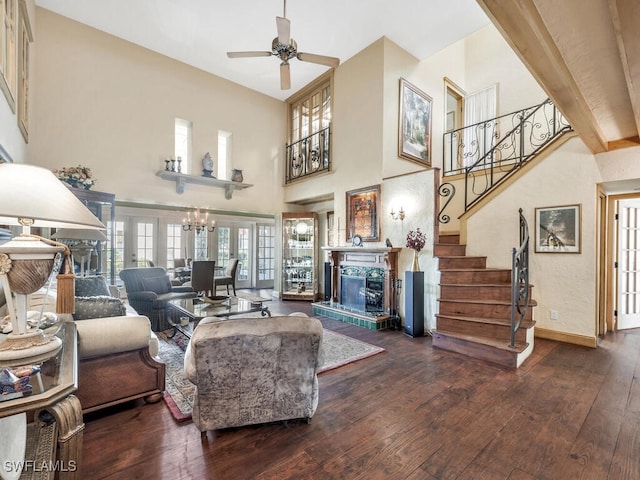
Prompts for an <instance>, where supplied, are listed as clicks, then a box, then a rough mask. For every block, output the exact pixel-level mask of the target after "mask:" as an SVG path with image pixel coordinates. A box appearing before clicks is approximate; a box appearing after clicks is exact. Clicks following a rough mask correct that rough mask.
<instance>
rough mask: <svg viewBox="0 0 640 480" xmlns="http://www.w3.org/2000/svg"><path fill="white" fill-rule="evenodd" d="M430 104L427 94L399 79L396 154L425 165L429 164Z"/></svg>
mask: <svg viewBox="0 0 640 480" xmlns="http://www.w3.org/2000/svg"><path fill="white" fill-rule="evenodd" d="M431 105H432V99H431V97H430V96H429V95H427V94H426V93H424V92H423V91H422V90H420V89H419V88H417V87H416V86H414V85H412V84H411V83H409V82H407V81H406V80H405V79H404V78H401V79H400V114H399V121H398V156H399V157H401V158H406V159H407V160H411V161H414V162H417V163H420V164H421V165H424V166H425V167H430V166H431Z"/></svg>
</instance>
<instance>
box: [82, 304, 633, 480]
mask: <svg viewBox="0 0 640 480" xmlns="http://www.w3.org/2000/svg"><path fill="white" fill-rule="evenodd" d="M272 309H273V310H274V311H279V312H282V313H288V312H291V311H307V312H308V311H309V310H310V306H309V304H307V303H299V302H274V305H273V308H272ZM323 323H324V326H325V328H328V329H331V330H337V331H341V332H342V333H345V334H348V335H350V336H352V337H354V338H359V339H362V340H364V341H367V342H369V343H373V344H376V345H379V346H382V347H384V348H385V349H386V352H384V353H382V354H379V355H376V356H374V357H371V358H368V359H365V360H362V361H360V362H356V363H353V364H350V365H347V366H345V367H341V368H339V369H336V370H332V371H329V372H326V373H324V374H322V375H320V376H319V381H320V404H319V407H318V410H317V412H316V414H315V416H314V418H313V421H312V423H311V424H310V425H307V424H305V423H302V422H300V423H298V422H289V423H288V424H282V423H278V424H270V425H261V426H254V427H245V428H237V429H228V430H223V431H216V432H209V433H208V437H207V440H206V441H201V440H200V433H199V432H198V430H197V429H196V427H194V426H193V424H191V423H190V422H189V423H187V424H177V423H176V422H175V421H174V420H173V418H172V416H171V414H170V413H169V410H168V409H167V407H166V406H165V404H164V402H160V403H156V404H149V405H145V404H142V403H139V402H136V403H133V404H128V405H125V406H124V407H120V408H117V409H112V410H109V411H106V412H101V413H98V414H94V415H92V416H86V417H85V421H86V430H85V434H84V448H83V455H84V458H83V465H82V468H83V478H86V479H114V480H115V479H117V480H123V479H137V478H139V479H167V480H168V479H171V480H173V479H205V478H208V479H233V480H240V479H279V480H282V479H322V480H324V479H367V480H370V479H385V480H387V479H454V478H456V479H512V480H516V479H517V480H525V479H554V480H556V479H561V480H569V479H578V478H585V479H587V478H588V479H640V331H639V330H629V331H626V332H621V333H616V334H609V335H608V336H607V337H606V338H604V339H602V340H601V341H600V346H599V348H597V349H589V348H583V347H578V346H573V345H567V344H561V343H556V342H552V341H547V340H540V339H537V340H536V348H535V351H534V353H533V355H532V357H531V358H529V360H528V361H527V362H526V363H525V365H524V366H523V367H521V368H520V369H519V370H517V371H510V370H506V369H502V368H499V367H494V366H491V365H489V364H486V363H483V362H481V361H476V360H472V359H469V358H466V357H464V356H462V355H458V354H455V353H450V352H445V351H441V350H438V349H434V348H433V347H432V346H431V338H429V337H425V338H415V339H413V338H410V337H407V336H405V335H404V334H402V333H401V332H395V331H380V332H374V331H370V330H366V329H363V328H359V327H354V326H351V325H347V324H343V323H341V322H337V321H333V320H325V321H323ZM123 374H135V372H123Z"/></svg>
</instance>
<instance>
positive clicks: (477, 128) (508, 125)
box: [443, 99, 571, 211]
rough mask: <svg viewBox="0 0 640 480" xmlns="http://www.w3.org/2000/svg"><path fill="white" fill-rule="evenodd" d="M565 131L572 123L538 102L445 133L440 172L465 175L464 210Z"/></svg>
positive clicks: (554, 110)
mask: <svg viewBox="0 0 640 480" xmlns="http://www.w3.org/2000/svg"><path fill="white" fill-rule="evenodd" d="M567 131H571V126H570V125H569V123H568V122H567V120H566V119H565V118H564V116H563V115H562V113H561V112H560V111H559V110H558V109H557V108H556V106H555V105H554V104H553V103H552V102H551V100H549V99H547V100H545V101H544V102H542V103H541V104H540V105H536V106H533V107H529V108H526V109H524V110H520V111H517V112H514V113H510V114H508V115H502V116H500V117H497V118H494V119H491V120H487V121H485V122H480V123H477V124H475V125H470V126H468V127H464V128H460V129H458V130H453V131H451V132H447V133H445V134H444V171H443V175H444V176H445V177H446V176H450V175H456V174H464V175H465V191H464V196H465V201H464V205H465V211H466V210H468V209H469V207H471V205H473V204H474V203H476V202H477V201H478V200H480V198H482V196H483V195H484V194H485V193H487V192H488V191H489V190H491V189H492V188H493V187H494V186H495V185H497V184H498V183H499V182H500V181H502V180H504V179H505V178H506V177H507V176H509V175H510V174H511V173H512V172H514V171H515V170H517V169H518V168H520V167H521V166H522V165H524V163H526V162H527V160H529V159H531V158H532V157H534V156H535V155H536V154H537V153H538V152H539V151H540V150H542V149H543V148H544V147H546V146H547V145H549V144H550V143H551V142H552V141H553V140H554V139H555V138H556V137H558V136H560V135H561V134H563V133H564V132H567ZM502 132H506V133H502Z"/></svg>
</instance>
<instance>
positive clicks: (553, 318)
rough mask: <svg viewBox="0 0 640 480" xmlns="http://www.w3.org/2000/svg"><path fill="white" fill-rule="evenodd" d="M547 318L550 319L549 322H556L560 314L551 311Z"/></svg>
mask: <svg viewBox="0 0 640 480" xmlns="http://www.w3.org/2000/svg"><path fill="white" fill-rule="evenodd" d="M549 316H550V317H551V320H558V317H559V316H560V314H559V313H558V311H557V310H551V312H550V314H549Z"/></svg>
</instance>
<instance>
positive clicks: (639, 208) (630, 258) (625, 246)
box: [617, 198, 640, 329]
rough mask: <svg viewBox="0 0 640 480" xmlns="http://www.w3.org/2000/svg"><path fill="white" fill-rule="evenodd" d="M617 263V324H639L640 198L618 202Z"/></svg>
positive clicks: (624, 325)
mask: <svg viewBox="0 0 640 480" xmlns="http://www.w3.org/2000/svg"><path fill="white" fill-rule="evenodd" d="M617 263H618V309H617V310H618V325H617V328H618V329H626V328H640V275H639V274H640V199H637V198H634V199H630V200H620V202H619V203H618V262H617Z"/></svg>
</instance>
